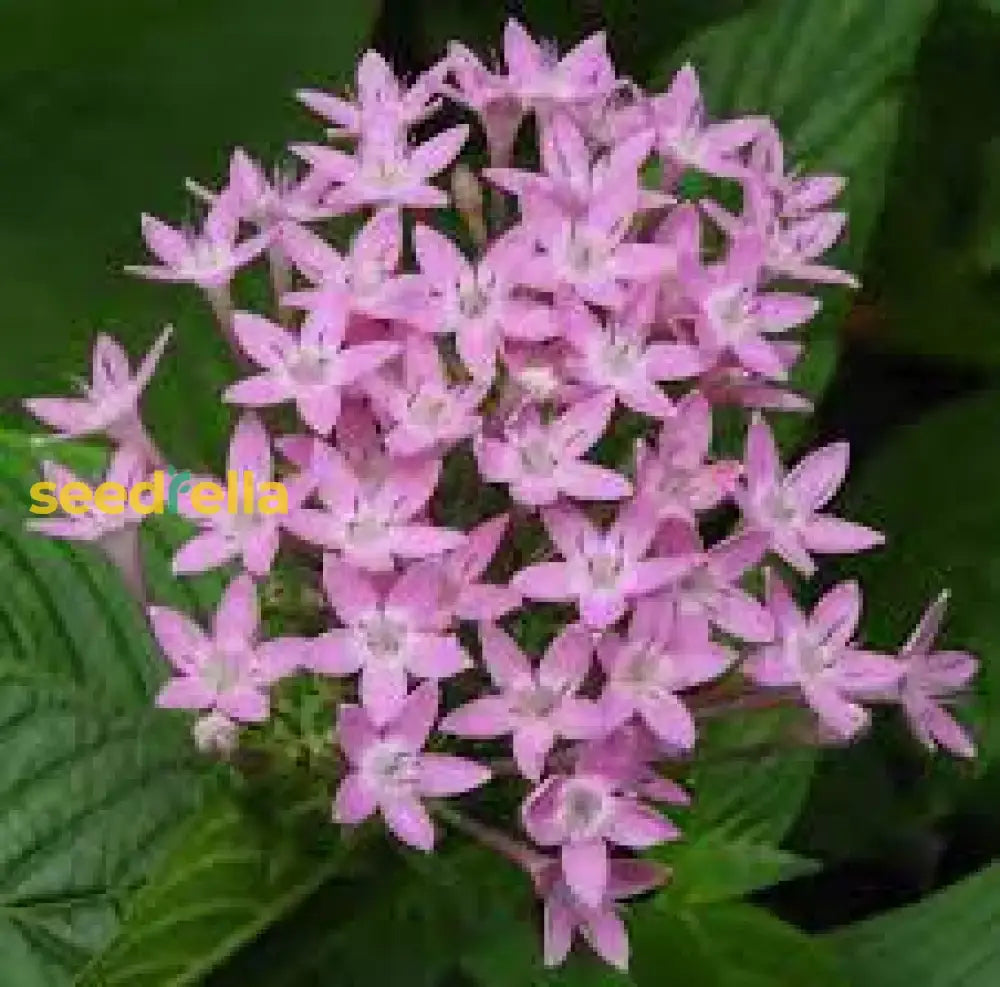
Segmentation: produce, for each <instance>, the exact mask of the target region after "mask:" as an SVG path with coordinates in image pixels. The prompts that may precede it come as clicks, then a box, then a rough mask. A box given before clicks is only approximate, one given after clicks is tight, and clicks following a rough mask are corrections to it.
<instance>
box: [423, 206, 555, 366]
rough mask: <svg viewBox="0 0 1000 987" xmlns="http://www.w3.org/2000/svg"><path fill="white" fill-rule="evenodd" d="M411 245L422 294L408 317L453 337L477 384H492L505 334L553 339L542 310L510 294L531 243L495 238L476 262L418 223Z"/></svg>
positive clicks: (427, 329) (510, 237)
mask: <svg viewBox="0 0 1000 987" xmlns="http://www.w3.org/2000/svg"><path fill="white" fill-rule="evenodd" d="M414 246H415V248H416V254H417V263H418V264H419V265H420V270H421V274H422V282H423V285H424V287H425V291H424V294H423V296H422V297H421V298H420V299H419V301H417V302H416V304H417V305H418V307H417V309H416V311H414V312H413V313H411V314H410V315H409V316H408V319H409V321H412V322H414V323H415V324H416V325H417V326H418V327H419V328H421V329H423V330H424V331H425V332H431V333H451V334H454V336H455V345H456V347H457V349H458V355H459V356H460V357H461V359H462V362H463V363H464V364H465V366H466V367H467V368H468V370H469V372H470V373H471V374H472V376H473V377H474V378H475V379H476V380H478V381H481V382H483V383H485V384H489V383H490V382H491V381H492V380H493V378H494V376H495V374H496V357H497V350H498V349H499V347H500V344H501V343H502V341H503V339H504V337H505V336H508V337H511V338H514V339H527V340H541V339H548V338H551V337H552V336H555V335H557V333H558V327H557V325H556V323H555V320H554V318H553V316H552V313H551V312H550V310H549V309H548V308H547V307H546V306H543V305H540V304H537V303H531V302H527V301H525V300H524V299H522V298H517V297H514V296H513V292H514V288H515V285H516V273H517V271H518V270H519V269H520V268H521V267H522V266H523V265H524V264H525V263H527V260H528V257H529V256H530V245H529V244H527V243H526V242H525V240H524V237H523V235H522V234H521V233H520V232H519V231H518V230H517V229H515V230H514V231H513V232H512V233H509V234H507V235H506V236H502V237H500V238H499V239H498V240H496V241H495V242H494V243H493V244H492V246H490V247H489V249H488V250H487V251H486V253H485V254H484V255H483V256H482V258H481V259H480V260H479V261H478V263H476V264H472V263H470V262H469V261H467V260H466V259H465V257H464V256H463V255H462V254H461V252H460V251H459V250H458V248H457V247H456V246H455V245H454V244H453V243H452V242H451V240H449V239H448V238H447V237H446V236H444V235H443V234H441V233H439V232H438V231H437V230H434V229H431V227H429V226H423V225H420V224H418V225H417V227H416V229H415V231H414Z"/></svg>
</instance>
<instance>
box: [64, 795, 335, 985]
mask: <svg viewBox="0 0 1000 987" xmlns="http://www.w3.org/2000/svg"><path fill="white" fill-rule="evenodd" d="M295 811H296V807H295V806H294V805H292V806H286V805H282V806H281V807H280V813H281V816H282V817H287V818H292V817H294V815H295ZM283 821H285V820H284V819H279V820H278V821H277V822H278V823H281V822H283ZM326 825H327V830H328V832H329V833H330V834H331V837H332V835H333V833H334V832H335V831H334V830H333V829H332V827H329V825H328V824H326ZM347 852H348V844H347V843H345V842H343V841H341V842H339V843H337V844H336V845H335V846H334V847H332V848H327V849H326V852H325V853H324V852H323V847H322V845H319V846H317V845H313V846H311V847H309V845H308V844H307V843H305V841H303V840H296V839H295V834H294V833H292V832H290V831H287V827H286V828H285V829H282V828H279V826H278V825H277V824H276V823H275V821H274V820H263V819H260V818H257V817H255V816H253V815H251V814H250V813H249V812H248V810H247V808H246V807H244V806H242V805H240V804H239V803H237V802H235V801H233V800H232V799H229V798H225V799H222V800H219V801H217V802H214V803H212V804H210V805H208V806H206V807H205V808H204V809H203V810H202V811H201V812H200V813H199V814H198V815H196V816H194V817H193V818H192V819H191V820H190V821H189V822H188V824H187V825H186V826H185V827H184V828H183V829H182V830H181V832H179V833H178V836H177V839H176V842H175V844H174V848H173V851H172V852H171V853H170V854H168V855H167V856H166V857H165V858H164V860H163V861H162V863H161V865H160V866H159V867H158V868H157V871H156V872H155V873H154V874H153V875H152V876H151V877H150V879H149V882H148V883H147V884H146V885H145V886H144V887H143V888H142V890H141V891H140V892H139V893H138V894H137V895H136V896H135V897H134V898H133V900H132V901H131V902H130V904H129V909H128V915H127V917H126V919H125V921H124V924H123V926H122V929H121V931H120V933H119V934H118V936H117V937H116V939H115V940H114V941H113V943H112V944H111V946H110V947H109V948H108V949H107V950H105V951H104V952H103V953H102V954H101V955H100V956H99V957H98V958H97V959H96V960H95V962H94V963H92V964H91V966H90V967H88V969H87V970H86V972H85V973H84V974H83V976H81V977H80V979H79V981H78V983H79V985H80V987H115V985H122V987H143V985H149V987H160V985H162V984H171V985H173V987H182V985H184V984H199V983H202V982H203V978H204V976H205V975H206V974H207V973H209V972H210V971H211V970H213V969H215V968H216V967H217V966H219V965H221V964H222V963H223V962H224V961H225V960H226V959H227V958H228V957H229V956H230V955H231V954H233V953H235V952H236V951H237V950H238V949H239V948H240V947H241V946H243V945H245V944H246V943H248V942H250V941H251V940H252V939H253V938H254V937H255V936H256V935H257V934H259V933H260V932H261V931H262V930H264V929H266V928H267V927H268V926H270V925H272V924H273V923H274V922H276V921H278V920H279V919H280V918H281V917H283V916H284V915H285V914H286V913H289V912H291V911H292V910H293V909H294V907H295V906H296V905H297V904H299V902H301V901H303V900H304V899H305V898H307V897H308V896H309V895H310V894H311V893H313V892H314V891H315V890H316V889H317V888H318V887H319V886H320V885H322V884H323V883H324V882H325V881H327V880H328V879H329V878H330V877H331V876H332V875H333V874H334V873H336V872H337V870H338V869H339V868H340V866H341V864H342V861H343V857H344V856H345V854H346V853H347Z"/></svg>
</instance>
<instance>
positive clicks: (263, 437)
mask: <svg viewBox="0 0 1000 987" xmlns="http://www.w3.org/2000/svg"><path fill="white" fill-rule="evenodd" d="M226 470H227V473H228V474H235V475H236V477H237V482H238V483H239V484H240V487H239V489H240V490H241V491H242V489H243V485H244V484H245V483H246V480H245V477H246V476H247V475H249V476H250V477H251V478H252V481H253V484H254V487H255V488H259V487H260V485H261V484H262V483H271V482H272V481H273V480H274V463H273V461H272V458H271V442H270V439H269V438H268V435H267V432H266V431H265V430H264V426H263V425H262V424H261V422H260V419H259V418H258V417H257V416H256V415H253V414H245V415H243V416H242V417H241V418H240V420H239V422H238V423H237V425H236V429H235V430H234V432H233V436H232V439H231V440H230V442H229V455H228V457H227V460H226ZM199 481H200V478H195V479H193V480H190V481H188V482H187V483H186V484H185V486H186V487H187V488H188V489H187V490H182V491H181V496H180V498H179V499H178V507H179V509H180V512H181V513H182V514H183V515H184V516H185V517H187V518H188V520H190V521H193V522H194V523H195V524H197V525H198V526H199V527H200V528H201V531H200V532H199V533H198V534H196V535H195V536H194V537H193V538H192V539H190V540H189V541H188V542H186V543H185V544H184V545H182V546H181V547H180V549H178V551H177V554H176V555H175V556H174V561H173V571H174V572H175V573H176V574H187V573H192V572H205V571H206V570H207V569H216V568H218V567H219V566H223V565H226V564H227V563H229V562H232V561H233V560H234V559H239V560H240V562H241V563H242V565H243V567H244V568H245V569H246V570H247V571H248V572H250V573H252V574H253V575H255V576H263V575H265V574H266V573H268V572H269V571H270V569H271V565H272V563H273V562H274V557H275V555H276V554H277V551H278V535H279V531H280V524H281V521H282V519H283V515H282V514H279V513H274V514H263V513H261V512H260V510H259V509H257V510H254V511H252V512H247V511H245V510H243V506H244V505H243V504H242V503H241V504H240V510H239V512H237V513H230V511H228V510H227V509H226V507H225V505H221V506H220V508H219V510H217V511H216V513H215V514H206V513H204V512H203V511H199V510H196V509H195V507H194V506H193V504H192V503H191V497H190V491H191V489H192V488H193V487H194V485H195V484H197V483H198V482H199ZM213 482H217V481H213ZM219 486H222V487H225V484H219ZM311 486H312V482H311V480H310V479H309V478H308V477H302V478H300V479H298V480H297V481H296V482H294V483H287V482H286V484H285V489H286V491H287V495H288V500H289V507H290V506H291V503H293V502H295V501H298V500H302V499H304V498H305V496H306V495H307V494H308V493H309V490H310V488H311ZM242 499H243V495H242V493H241V495H240V500H241V501H242Z"/></svg>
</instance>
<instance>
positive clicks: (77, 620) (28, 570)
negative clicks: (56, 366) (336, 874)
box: [0, 434, 203, 987]
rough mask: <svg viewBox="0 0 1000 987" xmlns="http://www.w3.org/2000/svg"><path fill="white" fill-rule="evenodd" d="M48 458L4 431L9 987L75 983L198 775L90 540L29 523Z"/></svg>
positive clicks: (80, 461)
mask: <svg viewBox="0 0 1000 987" xmlns="http://www.w3.org/2000/svg"><path fill="white" fill-rule="evenodd" d="M45 451H49V450H47V449H39V448H38V447H37V446H34V445H32V444H31V442H30V441H29V440H28V439H26V438H25V437H22V436H17V435H11V434H4V435H2V436H0V571H2V573H3V586H4V593H3V598H2V599H0V745H2V747H3V751H4V756H3V759H2V764H0V804H2V805H4V806H6V807H7V808H6V810H5V812H4V813H3V817H2V820H0V955H2V956H3V957H4V974H5V980H4V982H5V983H10V984H12V985H13V987H35V985H36V984H37V985H42V984H44V985H46V987H48V985H51V984H61V983H65V982H67V979H68V977H69V976H70V975H71V974H72V972H73V971H75V970H76V969H77V968H78V967H79V966H80V965H81V964H82V963H84V962H86V960H87V959H88V957H89V956H90V955H91V953H92V952H93V951H95V950H96V949H98V948H100V946H101V945H103V943H104V942H105V940H106V939H107V938H108V937H109V936H110V935H111V934H112V933H113V932H114V929H115V927H116V925H117V921H118V916H119V914H120V911H121V907H122V902H123V901H124V900H125V899H126V898H127V897H128V895H129V894H130V892H131V891H132V889H133V888H134V887H135V886H137V884H138V883H140V881H141V879H142V877H143V875H144V874H145V871H146V868H147V867H148V866H149V864H150V862H151V861H152V860H153V859H155V857H156V856H157V854H158V853H159V852H160V850H161V848H162V846H163V845H164V842H165V841H166V840H167V839H168V838H169V834H170V832H171V830H172V829H173V827H174V825H175V824H176V823H177V822H178V821H179V820H181V819H182V818H183V817H184V815H185V814H186V813H187V812H188V811H190V809H191V808H192V807H193V806H194V805H195V804H196V803H197V801H198V799H199V797H200V791H201V787H202V786H201V778H202V774H203V771H202V769H201V768H200V767H199V766H198V765H196V764H195V763H194V760H193V757H192V748H191V744H190V741H189V739H188V737H187V734H186V731H185V730H184V728H183V726H182V722H181V720H180V719H179V718H178V717H176V716H175V715H171V714H168V713H164V712H162V711H158V710H155V709H154V708H153V706H152V696H153V693H154V691H155V689H156V687H157V685H158V684H159V682H160V681H162V678H163V675H164V665H163V662H162V659H161V658H160V657H159V656H158V654H157V653H156V651H155V649H154V646H153V643H152V639H151V637H150V635H149V632H148V630H147V628H146V624H145V621H144V619H143V616H142V613H141V611H140V609H139V607H138V606H137V604H136V602H135V601H134V600H133V599H131V598H130V597H129V595H128V593H127V592H126V590H125V588H124V586H123V584H122V582H121V580H120V578H119V576H118V573H117V572H115V571H114V570H113V569H112V568H111V566H110V565H109V564H108V563H107V562H105V561H104V559H103V558H102V557H101V556H100V555H99V554H98V553H97V552H96V551H95V550H94V549H93V548H90V547H86V546H83V547H76V546H71V545H68V544H65V543H58V542H54V541H50V540H47V539H45V538H43V537H41V536H39V535H33V534H30V533H28V532H26V531H25V530H24V519H25V517H26V516H28V512H27V508H28V498H29V494H28V491H29V487H30V485H31V484H32V483H33V482H35V480H37V478H38V470H37V462H38V458H39V457H40V455H42V454H44V452H45ZM58 452H59V453H60V454H61V456H60V458H62V459H64V460H70V461H72V465H73V466H74V467H76V468H77V469H81V470H82V469H84V468H85V467H86V465H88V464H90V465H98V464H99V462H100V454H99V453H97V452H95V451H94V450H90V449H84V448H77V447H74V446H72V445H69V444H65V443H63V444H60V445H59V449H58ZM148 547H149V549H150V551H149V553H148V555H149V557H150V559H152V560H155V561H156V563H157V565H158V566H159V567H160V569H161V570H162V569H163V567H165V566H166V565H167V557H166V555H165V554H164V553H163V552H162V551H159V548H160V545H159V543H153V544H151V545H149V546H148ZM187 596H188V600H187V602H188V605H189V606H191V608H192V609H193V608H194V607H195V606H197V604H198V603H199V602H200V600H201V599H202V598H201V597H199V596H198V595H197V594H194V595H192V594H191V593H188V594H187Z"/></svg>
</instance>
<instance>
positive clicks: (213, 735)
mask: <svg viewBox="0 0 1000 987" xmlns="http://www.w3.org/2000/svg"><path fill="white" fill-rule="evenodd" d="M239 732H240V728H239V724H237V723H235V722H233V721H232V720H231V719H229V717H228V716H223V715H222V713H218V712H211V713H209V714H208V715H207V716H203V717H201V719H200V720H198V721H197V723H195V725H194V744H195V747H197V748H198V750H200V751H201V752H202V753H204V754H218V755H220V756H222V757H224V758H225V757H228V756H229V755H230V754H232V753H233V751H234V750H236V744H237V742H238V740H239Z"/></svg>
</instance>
